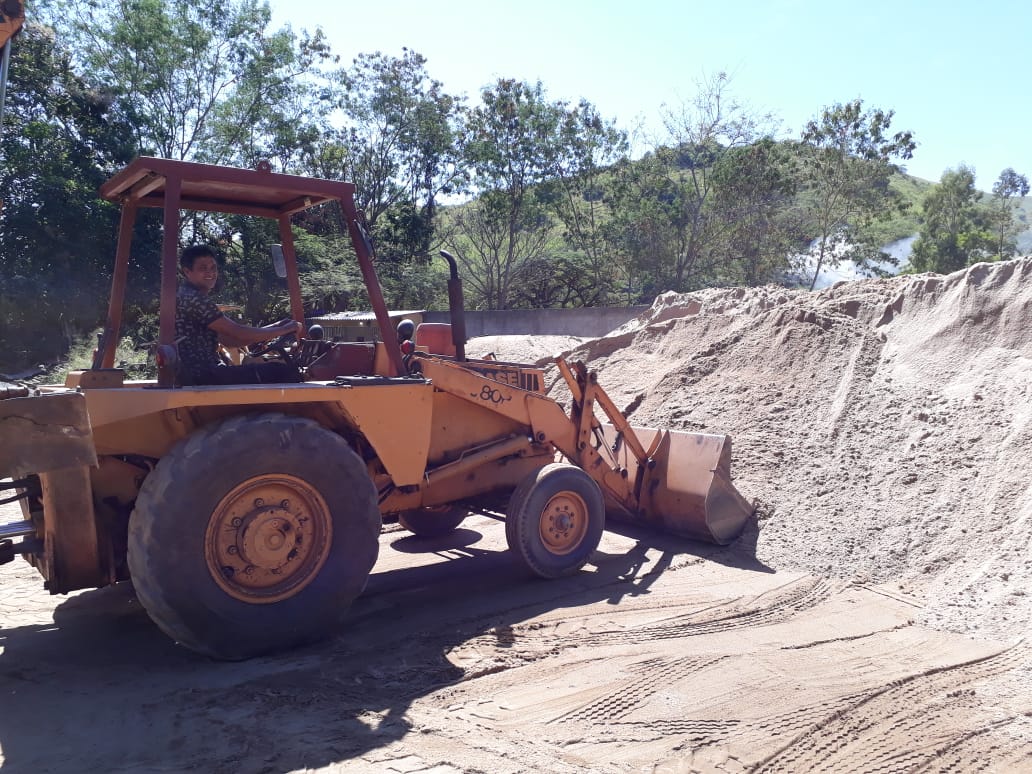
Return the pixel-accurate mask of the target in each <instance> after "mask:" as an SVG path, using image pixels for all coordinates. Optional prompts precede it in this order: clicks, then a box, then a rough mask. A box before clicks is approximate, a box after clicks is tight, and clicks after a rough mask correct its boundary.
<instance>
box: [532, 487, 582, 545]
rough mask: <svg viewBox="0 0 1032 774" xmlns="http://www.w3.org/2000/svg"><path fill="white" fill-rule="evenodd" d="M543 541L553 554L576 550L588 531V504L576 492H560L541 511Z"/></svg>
mask: <svg viewBox="0 0 1032 774" xmlns="http://www.w3.org/2000/svg"><path fill="white" fill-rule="evenodd" d="M539 525H540V530H539V531H540V534H541V541H542V542H543V543H544V544H545V547H546V548H547V549H548V550H549V551H550V552H551V553H553V554H557V555H563V554H568V553H570V552H571V551H573V550H575V549H576V548H577V546H579V545H580V544H581V542H582V541H583V540H584V536H585V535H587V532H588V506H587V504H586V503H585V502H584V500H583V499H582V498H581V497H580V495H578V494H576V493H575V492H560V493H559V494H557V495H555V496H554V497H552V499H551V500H549V501H548V503H547V504H546V505H545V507H544V510H542V512H541V520H540V523H539Z"/></svg>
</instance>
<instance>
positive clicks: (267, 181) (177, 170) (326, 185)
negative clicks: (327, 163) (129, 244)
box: [100, 156, 355, 218]
mask: <svg viewBox="0 0 1032 774" xmlns="http://www.w3.org/2000/svg"><path fill="white" fill-rule="evenodd" d="M170 181H179V183H180V186H181V192H180V205H179V206H180V208H181V209H184V210H203V211H207V212H228V213H233V214H238V215H260V216H264V217H268V218H279V217H281V216H283V215H289V214H291V213H294V212H297V211H299V210H303V209H307V208H308V207H314V206H316V205H318V204H323V203H325V202H328V201H332V200H334V199H340V200H342V201H345V202H351V201H352V199H353V196H354V192H355V186H354V184H352V183H345V182H338V181H335V180H323V179H320V178H311V177H297V176H295V175H282V174H278V173H274V172H272V171H271V170H270V168H269V166H268V164H262V165H259V168H258V169H234V168H231V167H220V166H215V165H213V164H198V163H196V162H193V161H175V160H173V159H158V158H152V157H150V156H140V157H139V158H137V159H136V160H135V161H133V162H132V163H131V164H129V166H127V167H126V168H125V169H123V170H122V171H121V172H119V173H118V174H117V175H115V176H114V177H112V178H111V179H110V180H108V181H107V182H106V183H104V185H102V186H101V188H100V195H101V196H102V197H104V198H105V199H108V200H109V201H113V202H119V203H121V204H126V203H129V202H132V201H135V203H136V204H137V205H138V206H140V207H163V206H164V205H165V196H166V192H167V191H168V188H169V183H170Z"/></svg>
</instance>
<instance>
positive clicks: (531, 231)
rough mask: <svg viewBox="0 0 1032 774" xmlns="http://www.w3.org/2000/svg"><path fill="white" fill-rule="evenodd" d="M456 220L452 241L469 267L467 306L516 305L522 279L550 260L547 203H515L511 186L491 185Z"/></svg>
mask: <svg viewBox="0 0 1032 774" xmlns="http://www.w3.org/2000/svg"><path fill="white" fill-rule="evenodd" d="M455 226H456V232H457V236H456V237H453V238H452V240H451V242H452V244H451V247H452V248H453V250H454V251H455V252H456V258H457V259H458V261H459V263H460V264H461V266H462V268H463V270H464V282H465V290H466V294H467V296H468V298H467V301H466V306H467V308H469V309H510V308H512V307H513V305H514V303H515V300H516V296H517V293H516V291H517V287H518V286H519V284H520V282H521V279H522V280H526V278H527V277H528V275H529V274H530V273H531V272H532V271H533V268H532V267H534V266H536V267H538V268H539V269H540V267H541V266H542V265H543V263H544V262H545V261H544V258H545V251H546V248H547V247H548V245H549V242H550V239H551V235H552V224H551V221H550V219H549V217H548V213H547V211H546V210H545V208H544V207H542V206H541V205H540V204H539V203H537V202H535V201H533V200H531V201H527V200H524V201H523V202H522V205H521V206H520V207H519V208H518V209H514V208H513V204H512V200H511V199H510V198H509V197H508V196H507V195H506V192H504V191H497V190H496V191H487V192H485V193H483V194H481V196H480V197H478V198H477V199H476V200H475V201H473V202H470V203H469V204H468V205H466V206H465V207H463V208H462V209H461V211H459V212H458V213H457V215H456V217H455ZM457 244H460V245H461V248H460V247H457V246H456V245H457ZM523 298H524V299H526V296H523Z"/></svg>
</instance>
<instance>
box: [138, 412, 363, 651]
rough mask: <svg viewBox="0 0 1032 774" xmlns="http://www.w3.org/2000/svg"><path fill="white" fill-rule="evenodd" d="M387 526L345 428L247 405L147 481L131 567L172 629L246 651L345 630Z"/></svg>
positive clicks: (198, 646) (191, 642)
mask: <svg viewBox="0 0 1032 774" xmlns="http://www.w3.org/2000/svg"><path fill="white" fill-rule="evenodd" d="M379 533H380V512H379V509H378V507H377V498H376V490H375V488H374V486H373V483H372V480H371V479H370V478H369V475H368V473H367V471H366V467H365V465H364V464H363V462H362V460H361V459H360V458H359V456H358V455H357V454H356V453H355V452H354V451H353V450H352V449H351V447H350V446H348V444H347V442H346V441H344V439H343V438H341V437H340V436H338V435H336V434H335V433H332V432H330V431H329V430H326V429H325V428H323V427H321V426H320V425H319V424H317V423H316V422H313V421H312V420H309V419H303V418H300V417H291V416H286V415H283V414H256V415H255V414H252V415H244V416H238V417H234V418H232V419H229V420H227V421H225V422H222V423H220V424H217V425H213V426H209V427H205V428H203V429H201V430H199V431H197V432H196V433H194V434H193V435H191V436H190V437H188V438H186V439H185V440H183V441H181V442H180V443H179V444H178V445H176V446H175V447H174V448H173V449H172V450H171V451H170V452H169V453H168V454H167V455H165V457H163V458H162V459H161V461H160V462H159V463H158V464H157V466H156V467H155V469H154V471H153V472H152V473H151V474H150V475H149V476H148V477H147V479H146V480H145V481H144V483H143V486H142V487H141V489H140V493H139V496H138V497H137V500H136V508H135V510H134V511H133V514H132V516H131V518H130V521H129V546H128V558H129V569H130V572H131V574H132V579H133V583H134V586H135V588H136V593H137V596H138V597H139V599H140V601H141V602H142V603H143V606H144V607H145V608H146V610H147V612H148V613H149V614H150V617H151V618H152V619H153V620H154V622H155V623H156V624H157V625H158V627H159V628H160V629H162V631H164V632H165V633H166V634H168V635H169V636H170V637H172V638H173V639H175V640H176V641H177V642H179V643H181V644H182V645H184V646H186V647H187V648H190V649H191V650H194V651H197V652H198V653H203V654H205V655H208V656H212V657H214V658H220V659H229V660H238V659H244V658H250V657H252V656H256V655H259V654H262V653H267V652H270V651H275V650H281V649H283V648H288V647H292V646H295V645H299V644H302V643H305V642H311V641H314V640H317V639H320V638H322V637H324V636H326V635H328V634H329V633H331V632H332V631H333V630H334V629H336V628H337V627H338V626H339V625H340V623H341V621H342V619H343V617H344V615H345V613H346V611H347V609H348V607H349V606H350V604H351V602H352V600H353V599H354V598H355V597H356V596H358V595H359V594H360V593H361V592H362V590H363V589H364V588H365V584H366V581H367V580H368V577H369V572H370V571H371V570H372V567H373V564H374V563H375V561H376V556H377V553H378V550H379V541H378V537H379Z"/></svg>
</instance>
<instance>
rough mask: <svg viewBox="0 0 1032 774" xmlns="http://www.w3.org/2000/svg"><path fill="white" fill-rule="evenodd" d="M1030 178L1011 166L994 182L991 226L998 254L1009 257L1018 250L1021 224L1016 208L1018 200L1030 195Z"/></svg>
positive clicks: (990, 204)
mask: <svg viewBox="0 0 1032 774" xmlns="http://www.w3.org/2000/svg"><path fill="white" fill-rule="evenodd" d="M1028 191H1029V186H1028V178H1027V177H1025V176H1024V175H1019V174H1018V173H1017V172H1015V171H1014V170H1013V169H1011V168H1010V167H1007V169H1005V170H1003V171H1002V172H1001V173H1000V177H999V179H998V180H997V181H996V182H995V183H993V196H992V199H990V200H989V216H988V217H989V227H990V229H991V230H992V233H993V237H994V241H995V252H996V256H997V257H998V258H1000V259H1003V258H1009V257H1010V256H1012V255H1014V253H1015V252H1017V242H1016V239H1017V236H1018V234H1019V233H1021V230H1022V228H1021V226H1019V225H1018V224H1017V222H1016V218H1015V217H1014V210H1015V207H1016V206H1017V204H1018V202H1017V200H1018V199H1020V198H1021V197H1023V196H1028Z"/></svg>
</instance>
